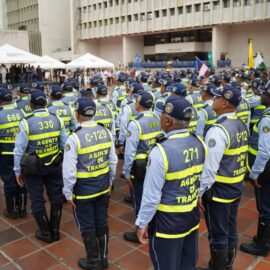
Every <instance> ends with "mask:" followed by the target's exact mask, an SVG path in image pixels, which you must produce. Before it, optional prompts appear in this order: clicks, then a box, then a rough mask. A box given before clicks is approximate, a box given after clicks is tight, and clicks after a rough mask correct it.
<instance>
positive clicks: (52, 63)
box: [33, 55, 66, 69]
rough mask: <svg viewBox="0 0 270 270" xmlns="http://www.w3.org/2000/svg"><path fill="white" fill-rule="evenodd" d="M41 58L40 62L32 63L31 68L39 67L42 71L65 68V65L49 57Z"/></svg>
mask: <svg viewBox="0 0 270 270" xmlns="http://www.w3.org/2000/svg"><path fill="white" fill-rule="evenodd" d="M41 58H42V62H37V63H33V66H35V67H37V66H40V67H41V68H44V69H53V68H66V64H64V63H62V62H60V61H58V60H56V59H54V58H52V57H50V56H47V55H44V56H42V57H41Z"/></svg>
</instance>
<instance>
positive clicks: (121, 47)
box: [70, 0, 270, 66]
mask: <svg viewBox="0 0 270 270" xmlns="http://www.w3.org/2000/svg"><path fill="white" fill-rule="evenodd" d="M70 5H71V9H70V11H71V43H72V53H73V56H74V57H75V56H77V55H81V54H83V53H85V52H91V53H93V54H96V55H98V56H100V57H103V58H105V59H107V60H109V61H112V62H113V63H115V64H116V65H117V64H119V63H121V64H124V65H126V64H127V63H128V62H130V61H134V55H135V54H136V53H137V54H139V55H140V56H141V58H142V59H146V60H148V59H149V60H157V61H159V60H169V59H179V60H194V56H195V55H196V56H199V57H200V58H202V59H206V58H207V52H208V51H209V50H210V51H212V53H213V60H214V63H216V62H217V60H220V59H225V58H230V59H231V60H232V65H233V66H240V65H242V64H243V63H247V55H248V40H249V39H250V38H252V39H253V47H254V53H255V52H257V51H260V52H261V53H262V54H263V55H264V57H265V61H266V63H270V47H269V46H268V44H269V42H270V0H70Z"/></svg>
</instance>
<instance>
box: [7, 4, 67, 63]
mask: <svg viewBox="0 0 270 270" xmlns="http://www.w3.org/2000/svg"><path fill="white" fill-rule="evenodd" d="M69 4H70V3H69V1H67V0H46V1H44V0H5V8H6V18H7V19H6V21H7V23H6V24H7V28H8V29H12V30H27V31H28V34H29V48H30V51H31V52H33V53H35V54H38V55H49V56H51V57H54V58H56V59H58V60H61V61H69V60H71V39H70V36H71V34H70V16H69V15H70V5H69Z"/></svg>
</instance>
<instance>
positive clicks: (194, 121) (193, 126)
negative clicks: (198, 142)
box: [188, 106, 199, 133]
mask: <svg viewBox="0 0 270 270" xmlns="http://www.w3.org/2000/svg"><path fill="white" fill-rule="evenodd" d="M198 119H199V113H198V111H197V109H196V108H195V107H194V106H192V117H191V119H190V122H189V126H188V130H189V132H190V133H195V132H196V127H197V123H198Z"/></svg>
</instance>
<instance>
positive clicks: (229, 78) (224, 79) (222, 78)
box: [221, 72, 231, 83]
mask: <svg viewBox="0 0 270 270" xmlns="http://www.w3.org/2000/svg"><path fill="white" fill-rule="evenodd" d="M221 80H223V81H225V82H227V83H229V82H230V81H231V77H230V76H229V74H228V73H227V72H223V73H221Z"/></svg>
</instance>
